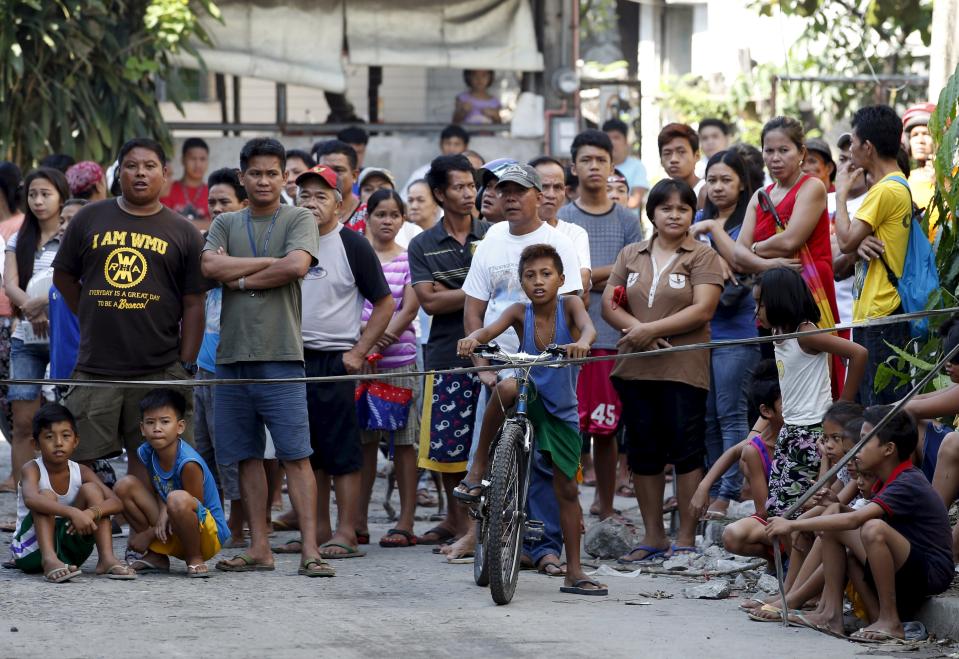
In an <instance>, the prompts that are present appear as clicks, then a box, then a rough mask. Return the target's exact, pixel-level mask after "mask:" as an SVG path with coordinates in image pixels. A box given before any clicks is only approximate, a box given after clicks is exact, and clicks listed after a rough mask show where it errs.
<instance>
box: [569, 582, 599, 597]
mask: <svg viewBox="0 0 959 659" xmlns="http://www.w3.org/2000/svg"><path fill="white" fill-rule="evenodd" d="M583 584H590V585H592V586H596V588H583ZM559 592H561V593H567V594H569V595H594V596H596V597H603V596H605V595H609V589H608V588H606V586H604V585H603V584H601V583H599V582H598V581H594V580H593V579H579V580H577V581H574V582H573V585H572V586H560V589H559Z"/></svg>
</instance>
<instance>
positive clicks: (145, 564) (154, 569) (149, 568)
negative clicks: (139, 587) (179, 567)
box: [128, 558, 170, 574]
mask: <svg viewBox="0 0 959 659" xmlns="http://www.w3.org/2000/svg"><path fill="white" fill-rule="evenodd" d="M128 565H129V566H130V567H131V568H133V571H134V572H136V573H137V574H156V573H163V574H166V573H168V572H169V571H170V568H169V567H166V568H162V567H160V566H159V565H154V564H153V563H151V562H150V561H146V560H144V559H142V558H137V559H135V560H133V561H131V562H130V563H128Z"/></svg>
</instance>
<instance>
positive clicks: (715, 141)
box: [696, 117, 730, 178]
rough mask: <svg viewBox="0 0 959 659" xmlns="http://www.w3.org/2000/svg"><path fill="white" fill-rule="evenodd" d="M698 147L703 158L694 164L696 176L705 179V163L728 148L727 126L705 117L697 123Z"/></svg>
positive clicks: (721, 121)
mask: <svg viewBox="0 0 959 659" xmlns="http://www.w3.org/2000/svg"><path fill="white" fill-rule="evenodd" d="M698 133H699V147H700V149H702V151H703V157H702V158H700V159H699V161H698V162H697V163H696V176H698V177H699V178H705V177H706V163H707V162H709V159H710V158H712V157H713V156H714V155H716V154H717V153H719V152H720V151H725V150H726V149H728V148H729V133H730V129H729V124H727V123H726V122H725V121H723V120H722V119H717V118H716V117H707V118H706V119H703V120H702V121H700V122H699V130H698Z"/></svg>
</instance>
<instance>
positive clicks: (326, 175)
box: [296, 165, 338, 190]
mask: <svg viewBox="0 0 959 659" xmlns="http://www.w3.org/2000/svg"><path fill="white" fill-rule="evenodd" d="M314 176H315V177H316V178H319V179H320V180H322V181H323V182H324V183H326V184H327V185H328V186H330V188H332V189H333V190H336V189H337V187H336V186H337V182H338V179H337V176H336V172H334V171H333V170H332V169H330V168H329V167H327V166H326V165H317V166H316V167H311V168H310V169H308V170H306V171H305V172H303V173H302V174H300V175H299V176H297V177H296V184H297V185H303V183H304V182H306V181H307V180H309V179H310V178H312V177H314Z"/></svg>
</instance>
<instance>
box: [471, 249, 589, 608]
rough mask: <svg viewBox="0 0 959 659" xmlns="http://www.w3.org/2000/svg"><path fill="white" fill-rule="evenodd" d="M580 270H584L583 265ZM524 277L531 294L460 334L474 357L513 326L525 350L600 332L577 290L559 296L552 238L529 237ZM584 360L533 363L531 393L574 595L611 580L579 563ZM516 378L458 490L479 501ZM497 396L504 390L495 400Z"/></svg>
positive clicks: (581, 343) (504, 386)
mask: <svg viewBox="0 0 959 659" xmlns="http://www.w3.org/2000/svg"><path fill="white" fill-rule="evenodd" d="M577 275H578V273H577ZM519 277H520V283H521V284H522V286H523V292H524V293H525V294H526V297H527V298H529V300H530V302H518V303H516V304H513V305H511V306H510V307H508V308H507V309H506V311H504V312H503V315H502V316H500V317H499V319H497V320H496V322H494V323H493V324H491V325H490V326H488V327H484V328H482V329H479V330H477V331H475V332H473V333H472V334H470V335H469V336H467V337H466V338H464V339H460V341H459V344H458V345H457V348H456V350H457V352H458V353H459V355H460V357H464V358H468V357H470V356H471V355H472V354H473V350H474V349H475V348H476V346H478V345H480V344H483V343H489V342H490V341H492V340H494V339H495V338H496V337H498V336H499V335H500V334H502V333H503V332H505V331H506V330H507V329H509V328H510V327H512V328H513V329H514V330H516V334H517V335H518V336H519V338H520V350H521V351H523V352H525V353H528V354H532V355H537V354H539V353H540V352H542V351H543V350H545V349H546V347H547V346H549V345H550V344H556V345H559V346H561V347H562V348H564V349H565V350H566V355H567V357H568V358H570V359H579V358H582V357H585V356H586V355H587V354H588V353H589V347H590V346H591V345H592V343H593V341H594V340H595V339H596V329H595V328H594V327H593V323H592V321H590V319H589V314H588V313H587V312H586V307H585V306H584V305H583V301H582V300H581V299H579V298H578V297H576V296H574V295H566V296H563V297H560V296H559V289H560V287H561V286H562V285H563V284H564V282H565V277H564V275H563V261H562V259H561V258H560V256H559V254H558V253H557V252H556V250H555V249H554V248H553V247H551V246H550V245H530V246H529V247H527V248H526V249H524V250H523V253H522V254H521V255H520V260H519ZM578 375H579V368H578V367H575V366H567V367H565V368H547V367H534V368H533V369H532V370H531V371H530V380H531V381H532V384H533V387H532V389H533V393H532V395H531V396H530V400H529V405H528V409H527V416H528V418H529V420H530V422H531V423H532V424H533V427H534V428H535V430H536V449H537V450H538V451H540V452H541V453H544V454H546V455H547V457H548V458H549V460H550V461H551V462H552V465H553V491H554V492H555V493H556V498H557V500H558V501H559V516H560V526H561V527H562V529H563V543H564V545H565V548H566V583H565V585H564V586H563V587H562V588H560V590H561V591H562V592H564V593H572V594H575V595H606V594H607V589H606V586H604V585H603V584H600V583H599V582H597V581H595V580H593V579H590V578H589V577H587V576H586V573H585V572H583V568H582V565H581V564H580V523H581V521H582V514H583V512H582V510H581V509H580V506H579V487H578V480H579V476H580V473H579V469H580V464H579V459H580V453H581V451H582V440H581V439H580V436H579V412H578V405H577V400H576V378H577V376H578ZM517 394H518V387H517V384H516V380H515V379H513V378H507V379H504V380H502V381H501V382H500V383H499V384H497V385H496V388H495V389H494V391H493V393H492V395H491V397H490V404H489V405H488V406H487V407H486V414H485V416H484V417H483V425H482V429H481V431H480V439H479V446H478V447H477V450H476V457H475V458H474V459H473V464H472V466H471V468H470V471H469V473H468V474H467V475H466V478H465V479H463V481H462V482H461V483H460V484H459V486H458V487H457V488H456V489H455V490H453V494H454V496H456V498H458V499H460V500H461V501H463V502H465V503H471V502H475V501H477V500H478V499H479V496H480V494H481V493H482V486H481V485H479V483H480V482H481V481H482V478H483V474H484V473H485V472H486V467H487V462H488V460H489V448H490V445H491V444H492V442H493V438H494V436H495V435H496V433H497V432H499V428H500V426H502V425H503V421H504V419H505V411H504V410H507V409H509V408H510V407H511V406H512V405H513V403H514V402H515V401H516V397H517ZM496 398H499V400H498V401H497V400H496Z"/></svg>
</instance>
